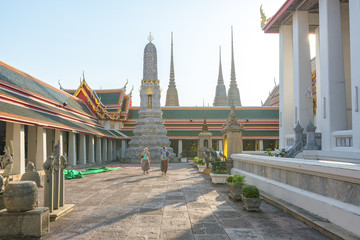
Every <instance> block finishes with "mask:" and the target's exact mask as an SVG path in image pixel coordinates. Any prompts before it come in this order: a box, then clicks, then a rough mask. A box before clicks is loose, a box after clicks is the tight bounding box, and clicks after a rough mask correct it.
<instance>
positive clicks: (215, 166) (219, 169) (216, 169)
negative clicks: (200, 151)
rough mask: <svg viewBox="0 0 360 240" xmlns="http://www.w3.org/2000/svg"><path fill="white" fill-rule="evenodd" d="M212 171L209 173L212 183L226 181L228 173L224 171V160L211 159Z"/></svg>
mask: <svg viewBox="0 0 360 240" xmlns="http://www.w3.org/2000/svg"><path fill="white" fill-rule="evenodd" d="M211 166H212V172H211V173H210V176H211V181H212V183H215V184H217V183H226V179H227V177H229V174H228V173H227V171H226V162H225V161H222V160H220V159H218V158H215V159H213V160H212V161H211Z"/></svg>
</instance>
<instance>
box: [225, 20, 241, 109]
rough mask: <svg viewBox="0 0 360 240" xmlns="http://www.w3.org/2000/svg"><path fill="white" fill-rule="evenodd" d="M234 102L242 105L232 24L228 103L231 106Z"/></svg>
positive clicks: (236, 104)
mask: <svg viewBox="0 0 360 240" xmlns="http://www.w3.org/2000/svg"><path fill="white" fill-rule="evenodd" d="M233 103H234V105H235V106H241V101H240V93H239V89H238V86H237V83H236V76H235V61H234V43H233V28H232V26H231V77H230V87H229V91H228V104H227V105H228V106H231V105H232V104H233Z"/></svg>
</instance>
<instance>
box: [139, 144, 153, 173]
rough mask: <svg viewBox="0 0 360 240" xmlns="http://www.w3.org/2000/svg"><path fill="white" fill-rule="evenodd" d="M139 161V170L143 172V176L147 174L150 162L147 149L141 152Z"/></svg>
mask: <svg viewBox="0 0 360 240" xmlns="http://www.w3.org/2000/svg"><path fill="white" fill-rule="evenodd" d="M140 160H141V168H142V170H143V175H145V173H146V174H149V169H150V163H151V160H150V153H149V149H148V148H147V147H146V148H144V151H142V152H141V155H140Z"/></svg>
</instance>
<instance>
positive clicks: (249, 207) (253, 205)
mask: <svg viewBox="0 0 360 240" xmlns="http://www.w3.org/2000/svg"><path fill="white" fill-rule="evenodd" d="M241 198H242V201H243V203H244V209H245V210H246V211H249V212H258V211H260V204H261V202H262V198H246V197H244V196H243V195H241Z"/></svg>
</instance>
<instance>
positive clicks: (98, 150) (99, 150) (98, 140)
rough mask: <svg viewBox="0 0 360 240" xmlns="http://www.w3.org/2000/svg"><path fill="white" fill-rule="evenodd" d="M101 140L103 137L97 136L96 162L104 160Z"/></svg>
mask: <svg viewBox="0 0 360 240" xmlns="http://www.w3.org/2000/svg"><path fill="white" fill-rule="evenodd" d="M101 141H102V139H101V138H100V137H96V162H97V163H100V162H102V161H103V160H102V154H101Z"/></svg>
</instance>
